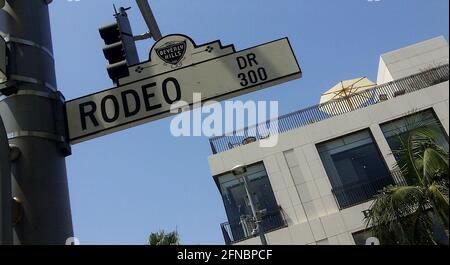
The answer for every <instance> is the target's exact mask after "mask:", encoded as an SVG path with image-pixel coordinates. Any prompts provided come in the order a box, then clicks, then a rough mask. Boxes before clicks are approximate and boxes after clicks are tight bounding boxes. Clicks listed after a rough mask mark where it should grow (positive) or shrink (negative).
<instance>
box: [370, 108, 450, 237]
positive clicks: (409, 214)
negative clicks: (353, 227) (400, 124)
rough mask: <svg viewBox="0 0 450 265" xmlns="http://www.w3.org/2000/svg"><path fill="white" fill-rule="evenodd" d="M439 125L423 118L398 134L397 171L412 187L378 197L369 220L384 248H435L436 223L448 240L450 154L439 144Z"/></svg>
mask: <svg viewBox="0 0 450 265" xmlns="http://www.w3.org/2000/svg"><path fill="white" fill-rule="evenodd" d="M437 129H439V130H440V128H439V126H438V123H437V121H433V122H428V123H424V122H422V120H421V119H420V115H418V117H417V116H416V119H415V120H411V119H410V120H408V121H407V126H406V127H405V128H403V129H401V130H399V132H398V133H397V136H398V140H399V142H400V144H401V148H400V150H394V151H393V152H394V153H395V154H396V155H397V157H399V158H400V159H399V161H398V165H397V166H398V170H400V171H401V172H402V175H403V177H404V178H405V179H406V181H407V183H408V184H409V186H388V187H386V188H384V189H383V190H382V191H381V193H380V194H379V195H377V196H376V198H375V200H374V202H373V203H372V205H371V207H370V209H369V211H368V215H367V217H366V224H367V226H368V227H369V226H372V231H373V233H374V236H376V237H378V238H379V239H380V241H381V243H382V244H402V245H410V244H436V242H435V240H434V235H433V231H432V225H433V220H434V219H437V220H439V221H440V223H441V225H442V226H443V227H444V229H445V231H446V234H447V236H448V225H449V224H448V216H449V197H448V195H449V184H448V183H449V182H448V176H449V164H448V163H449V154H448V151H445V150H444V149H443V148H442V147H441V146H439V145H438V143H437V134H436V132H437Z"/></svg>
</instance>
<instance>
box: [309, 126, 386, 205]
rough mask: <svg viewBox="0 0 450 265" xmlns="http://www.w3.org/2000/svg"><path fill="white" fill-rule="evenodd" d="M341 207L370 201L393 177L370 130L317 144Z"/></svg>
mask: <svg viewBox="0 0 450 265" xmlns="http://www.w3.org/2000/svg"><path fill="white" fill-rule="evenodd" d="M317 149H318V151H319V154H320V158H321V160H322V163H323V165H324V167H325V170H326V172H327V175H328V177H329V179H330V182H331V185H332V186H333V193H334V195H335V197H336V199H337V201H338V203H339V206H340V207H341V208H346V207H350V206H352V205H355V204H358V203H362V202H364V201H367V200H370V199H371V198H372V197H373V196H374V195H375V194H377V193H378V191H379V190H381V189H382V188H383V187H385V186H386V185H388V184H392V177H391V176H390V174H389V170H388V169H387V167H386V164H385V162H384V160H383V157H382V156H381V153H380V151H379V150H378V147H377V146H376V144H375V142H374V140H373V138H372V135H371V133H370V131H369V130H364V131H360V132H356V133H353V134H350V135H346V136H343V137H340V138H338V139H334V140H331V141H328V142H325V143H321V144H318V145H317Z"/></svg>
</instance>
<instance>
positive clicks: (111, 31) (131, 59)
mask: <svg viewBox="0 0 450 265" xmlns="http://www.w3.org/2000/svg"><path fill="white" fill-rule="evenodd" d="M126 10H127V9H125V8H123V7H121V8H119V12H116V13H115V15H114V16H115V18H116V22H115V23H112V24H109V25H106V26H103V27H101V28H99V32H100V36H101V37H102V39H103V40H104V42H105V46H104V47H103V54H104V55H105V58H106V59H107V60H108V62H109V65H108V67H107V71H108V75H109V77H110V78H111V79H112V80H113V82H114V83H116V84H117V83H118V80H119V79H120V78H123V77H126V76H128V75H129V71H128V66H130V65H133V64H137V63H139V57H138V54H137V50H136V44H135V40H134V37H133V32H132V30H131V25H130V21H129V20H128V15H127V12H126Z"/></svg>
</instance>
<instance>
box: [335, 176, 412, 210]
mask: <svg viewBox="0 0 450 265" xmlns="http://www.w3.org/2000/svg"><path fill="white" fill-rule="evenodd" d="M388 185H399V186H406V185H408V183H407V181H406V179H405V178H404V177H403V174H402V172H400V171H392V172H391V173H390V176H383V177H380V178H377V179H372V180H369V181H362V182H357V183H354V184H351V185H345V186H342V187H336V188H333V189H331V192H332V193H333V195H334V198H335V200H336V203H337V204H338V206H339V209H344V208H349V207H352V206H355V205H357V204H361V203H364V202H367V201H370V200H372V199H374V196H375V195H377V194H379V193H380V191H381V190H383V188H384V187H386V186H388Z"/></svg>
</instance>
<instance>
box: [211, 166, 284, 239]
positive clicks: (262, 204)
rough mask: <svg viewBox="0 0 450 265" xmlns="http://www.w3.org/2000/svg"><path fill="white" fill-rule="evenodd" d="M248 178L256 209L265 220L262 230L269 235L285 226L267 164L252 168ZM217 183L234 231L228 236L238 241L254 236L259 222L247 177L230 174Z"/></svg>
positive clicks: (248, 171)
mask: <svg viewBox="0 0 450 265" xmlns="http://www.w3.org/2000/svg"><path fill="white" fill-rule="evenodd" d="M245 178H246V181H247V187H248V191H249V194H251V196H252V201H253V204H254V207H255V210H256V212H257V214H258V216H259V217H260V219H261V230H262V231H266V232H267V231H270V230H274V229H277V228H280V227H283V226H285V222H284V219H283V218H282V215H281V212H280V210H279V206H278V204H277V202H276V200H275V196H274V194H273V190H272V186H271V185H270V181H269V178H268V177H267V173H266V170H265V168H264V164H263V163H258V164H254V165H250V166H248V167H247V172H246V173H245ZM216 182H217V185H218V187H219V190H220V193H221V195H222V199H223V203H224V206H225V211H226V213H227V217H228V224H227V225H228V226H229V227H227V228H225V230H227V231H228V232H231V235H228V236H230V238H233V239H234V241H237V240H239V239H245V238H247V237H251V236H254V235H255V234H254V233H253V231H254V229H255V222H254V220H253V213H252V209H251V206H250V200H249V198H248V196H247V191H246V190H245V185H244V181H243V178H242V177H240V178H238V177H236V176H234V175H233V174H232V173H231V172H230V173H227V174H224V175H221V176H218V177H216Z"/></svg>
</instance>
